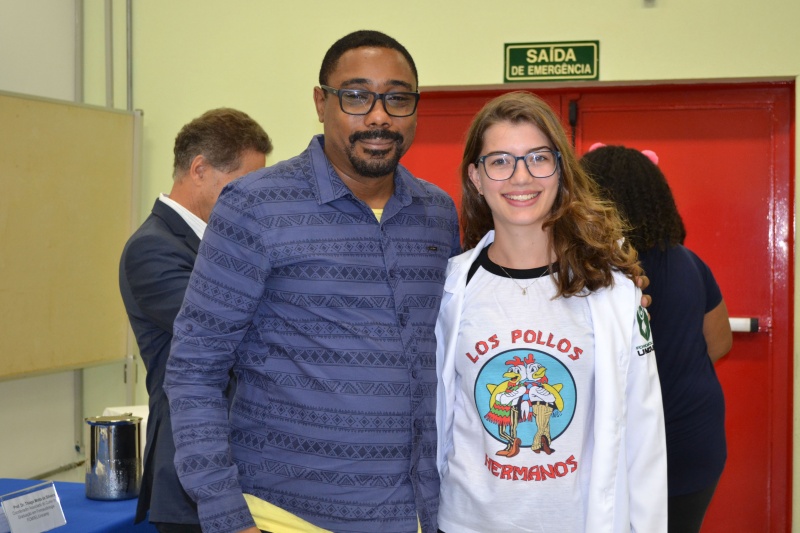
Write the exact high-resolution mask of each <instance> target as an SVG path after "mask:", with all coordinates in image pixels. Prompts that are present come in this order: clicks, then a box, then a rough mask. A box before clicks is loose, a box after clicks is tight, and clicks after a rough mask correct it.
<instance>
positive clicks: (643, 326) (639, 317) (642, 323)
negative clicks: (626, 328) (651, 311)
mask: <svg viewBox="0 0 800 533" xmlns="http://www.w3.org/2000/svg"><path fill="white" fill-rule="evenodd" d="M636 321H637V322H638V323H639V334H640V335H641V336H642V340H644V341H645V343H644V344H640V345H638V346H637V347H636V353H637V354H639V357H642V356H645V355H647V354H649V353H653V341H652V340H651V339H650V333H651V332H650V318H649V317H648V315H647V311H645V310H644V307H642V306H641V305H640V306H639V310H638V311H637V312H636Z"/></svg>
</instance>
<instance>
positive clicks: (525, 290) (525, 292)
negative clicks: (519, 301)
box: [522, 288, 528, 296]
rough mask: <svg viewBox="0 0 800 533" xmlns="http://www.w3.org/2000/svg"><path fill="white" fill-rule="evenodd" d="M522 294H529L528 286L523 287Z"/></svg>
mask: <svg viewBox="0 0 800 533" xmlns="http://www.w3.org/2000/svg"><path fill="white" fill-rule="evenodd" d="M522 295H523V296H527V295H528V289H527V288H525V289H522Z"/></svg>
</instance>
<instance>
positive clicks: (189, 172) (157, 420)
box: [119, 108, 272, 533]
mask: <svg viewBox="0 0 800 533" xmlns="http://www.w3.org/2000/svg"><path fill="white" fill-rule="evenodd" d="M271 151H272V143H271V141H270V139H269V136H267V134H266V133H265V132H264V130H263V129H262V128H261V126H259V125H258V123H256V122H255V121H254V120H253V119H251V118H250V117H249V116H247V115H246V114H245V113H242V112H241V111H237V110H235V109H227V108H221V109H214V110H211V111H208V112H206V113H205V114H203V115H202V116H200V117H198V118H196V119H195V120H193V121H192V122H190V123H188V124H186V125H185V126H184V127H183V128H182V129H181V131H180V133H178V136H177V137H176V138H175V149H174V152H175V163H174V171H173V185H172V190H171V191H170V194H169V195H165V194H162V195H161V196H160V197H159V198H158V199H157V200H156V202H155V205H154V206H153V211H152V213H151V214H150V216H149V217H148V218H147V220H145V221H144V223H143V224H142V225H141V227H139V229H138V230H136V232H135V233H134V234H133V235H132V236H131V238H130V239H129V240H128V242H127V244H126V245H125V249H124V250H123V252H122V258H121V260H120V269H119V285H120V292H121V293H122V300H123V301H124V303H125V309H126V310H127V312H128V319H129V320H130V323H131V327H132V328H133V332H134V334H135V336H136V342H137V343H138V345H139V353H140V354H141V356H142V360H143V361H144V364H145V367H146V368H147V378H146V383H147V392H148V395H149V399H150V400H149V404H150V412H149V415H148V420H147V445H146V449H145V454H144V471H143V475H142V488H141V493H140V495H139V504H138V508H137V512H136V522H137V523H138V522H141V521H142V520H144V519H145V517H146V515H147V511H148V509H149V511H150V518H149V519H150V522H152V523H154V524H155V526H156V529H157V530H158V531H159V532H160V533H200V531H201V530H200V525H199V520H198V518H197V508H196V504H195V503H194V502H193V501H192V500H191V498H189V496H188V495H187V494H186V493H185V492H184V490H183V488H182V487H181V484H180V482H179V480H178V476H177V473H176V472H175V466H174V464H173V459H174V456H175V444H174V441H173V439H172V427H171V423H170V414H169V404H168V401H167V398H166V396H165V394H164V390H163V388H162V386H163V384H164V372H165V369H166V364H167V357H168V356H169V350H170V343H171V341H172V323H173V322H174V320H175V317H176V316H177V314H178V310H179V309H180V307H181V303H182V302H183V295H184V293H185V292H186V287H187V285H188V283H189V275H190V274H191V272H192V267H193V266H194V262H195V258H196V257H197V249H198V246H199V244H200V239H201V238H202V236H203V231H204V230H205V226H206V223H207V222H208V217H209V215H210V213H211V208H212V207H213V206H214V203H215V202H216V201H217V197H218V196H219V193H220V191H222V188H223V187H224V186H225V185H227V184H228V183H229V182H230V181H232V180H234V179H235V178H238V177H240V176H243V175H244V174H247V173H249V172H252V171H254V170H257V169H259V168H261V167H263V166H264V165H265V163H266V156H267V155H268V154H269V153H270V152H271Z"/></svg>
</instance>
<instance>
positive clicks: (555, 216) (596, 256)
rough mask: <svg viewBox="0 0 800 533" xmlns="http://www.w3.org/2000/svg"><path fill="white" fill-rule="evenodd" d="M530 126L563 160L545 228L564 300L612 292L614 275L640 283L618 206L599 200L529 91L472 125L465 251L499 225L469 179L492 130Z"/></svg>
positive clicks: (551, 115)
mask: <svg viewBox="0 0 800 533" xmlns="http://www.w3.org/2000/svg"><path fill="white" fill-rule="evenodd" d="M501 122H509V123H511V124H520V123H529V124H533V125H534V126H536V127H537V128H538V129H539V130H541V132H542V133H544V134H545V136H547V138H548V139H549V140H550V142H551V143H552V144H553V147H554V148H555V149H556V150H557V151H558V152H559V153H560V154H561V158H560V162H559V168H558V193H557V195H556V199H555V202H554V203H553V207H552V210H551V212H550V215H549V216H548V217H547V220H546V221H545V222H544V224H543V228H545V229H547V228H551V229H552V236H553V242H552V244H551V245H552V247H553V251H554V252H555V255H556V257H557V258H558V278H557V286H558V289H557V294H558V296H564V297H567V296H575V295H585V294H586V291H587V290H588V291H595V290H597V289H600V288H602V287H609V286H611V285H612V283H613V277H612V272H613V271H615V270H616V271H619V272H622V273H623V274H625V275H626V276H627V277H628V278H630V279H634V277H635V276H638V275H640V274H641V272H642V270H641V267H640V266H639V262H638V257H637V254H636V250H634V249H633V248H632V246H631V245H630V244H629V243H628V242H627V241H623V240H622V237H623V235H624V230H625V225H624V223H623V221H622V220H621V219H620V217H619V215H618V214H617V210H616V209H615V208H614V205H613V204H612V203H611V202H609V201H606V200H603V199H601V198H600V196H599V192H598V190H597V185H596V184H595V183H594V182H593V181H592V180H591V179H590V178H589V177H588V176H587V175H586V173H585V172H584V170H583V168H582V167H581V165H580V164H579V163H578V159H577V157H576V156H575V153H574V151H573V150H572V145H571V144H570V142H569V139H568V138H567V134H566V132H565V131H564V127H563V125H562V124H561V121H560V120H559V118H558V116H557V115H556V114H555V112H554V111H553V110H552V109H551V108H550V106H549V105H547V103H546V102H545V101H544V100H542V99H541V98H539V97H537V96H535V95H533V94H531V93H528V92H523V91H515V92H510V93H507V94H504V95H502V96H499V97H497V98H495V99H494V100H492V101H490V102H489V103H487V104H486V105H485V106H484V107H483V109H481V110H480V111H479V112H478V114H477V115H475V118H474V119H473V121H472V125H471V126H470V129H469V132H468V133H467V141H466V144H465V146H464V155H463V157H462V159H461V168H460V170H461V191H462V197H461V225H462V229H463V232H462V234H463V241H464V243H463V244H464V249H465V250H469V249H470V248H474V247H475V246H476V245H477V244H478V241H480V239H481V238H482V237H483V236H484V235H485V234H486V232H488V231H489V230H491V229H494V219H493V217H492V212H491V210H490V209H489V206H488V204H487V203H486V201H485V200H484V199H483V196H481V195H480V194H479V193H478V191H477V189H476V188H475V185H474V184H473V183H472V180H470V177H469V168H470V166H473V165H475V164H476V162H477V160H478V157H479V156H480V155H481V151H482V150H483V142H484V135H485V134H486V130H488V129H489V128H490V127H491V126H493V125H495V124H498V123H501Z"/></svg>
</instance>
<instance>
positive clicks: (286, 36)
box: [86, 0, 800, 531]
mask: <svg viewBox="0 0 800 533" xmlns="http://www.w3.org/2000/svg"><path fill="white" fill-rule="evenodd" d="M114 8H115V19H116V18H117V17H118V16H121V15H123V8H124V3H123V2H120V0H114ZM86 17H87V41H88V42H87V47H86V48H87V70H86V80H87V87H86V95H87V98H88V100H89V101H90V102H91V103H98V104H101V105H102V104H104V102H105V96H104V93H103V90H104V82H103V79H102V76H103V71H102V56H101V54H102V42H100V43H97V42H96V39H98V38H102V35H103V34H102V30H98V27H100V24H101V23H102V2H100V1H99V0H89V1H87V12H86ZM798 21H800V2H797V0H764V1H762V2H745V1H741V0H740V1H738V2H734V3H731V2H722V1H720V0H704V1H702V2H697V1H695V0H603V1H598V0H570V1H567V2H564V1H551V2H543V1H537V2H532V1H530V0H505V1H503V2H498V1H495V2H488V1H477V0H437V1H435V2H432V1H429V0H405V1H402V2H397V3H389V2H372V3H369V2H368V3H359V4H357V5H356V4H352V3H348V2H336V1H321V0H292V1H288V2H287V1H285V0H281V1H276V0H231V1H228V2H221V1H213V0H170V1H168V2H165V1H163V0H136V1H135V2H133V20H132V22H133V29H134V49H133V58H134V70H133V76H134V86H133V95H134V106H135V107H136V108H140V109H143V110H144V125H145V134H144V137H145V139H144V155H143V157H144V161H143V177H144V179H143V187H142V203H141V206H140V209H141V213H142V215H143V216H144V214H145V213H147V212H148V211H149V208H150V206H151V204H152V202H153V199H154V198H155V196H156V195H157V194H158V193H159V192H162V191H165V192H166V191H168V189H169V187H170V175H171V167H172V159H171V158H172V154H171V150H172V143H173V140H174V137H175V134H176V133H177V131H178V130H179V128H180V127H181V126H182V125H183V124H184V123H186V122H187V121H189V120H190V119H192V118H194V117H196V116H197V115H199V114H200V113H202V112H203V111H205V110H207V109H209V108H212V107H218V106H231V107H236V108H239V109H242V110H244V111H246V112H247V113H249V114H250V115H251V116H253V118H255V119H256V120H257V121H259V122H260V123H261V124H262V125H263V126H264V127H265V129H266V130H267V131H268V132H269V134H270V136H271V137H272V138H273V140H274V144H275V152H274V155H273V157H272V161H278V160H281V159H285V158H287V157H291V156H293V155H295V154H297V153H298V152H299V151H301V150H302V149H303V148H305V146H306V145H307V144H308V141H309V139H310V137H311V136H312V135H313V134H315V133H318V132H320V131H321V128H320V127H319V124H318V123H317V120H316V115H315V113H314V108H313V105H312V97H311V95H312V87H313V86H314V85H315V83H316V80H317V74H318V71H319V64H320V61H321V59H322V56H323V54H324V53H325V51H326V50H327V48H328V47H329V46H330V44H332V43H333V41H335V40H336V39H337V38H339V37H341V36H342V35H344V34H346V33H348V32H350V31H352V30H357V29H377V30H381V31H384V32H386V33H388V34H389V35H392V36H393V37H395V38H397V39H398V40H399V41H400V42H402V43H403V44H404V45H405V46H406V47H407V48H408V49H409V51H410V52H411V54H412V55H413V56H414V58H415V60H416V63H417V68H418V69H419V74H420V83H421V85H422V87H423V89H424V88H425V87H432V86H466V85H492V84H500V83H501V82H502V71H503V44H504V43H513V42H544V41H567V40H598V41H600V50H601V56H600V79H601V81H623V80H647V81H650V80H676V79H717V78H772V77H784V78H793V79H796V76H797V75H798V74H800V31H798V27H797V25H798ZM115 27H116V28H119V27H120V25H119V23H118V22H117V23H116V24H115ZM118 37H119V36H118ZM117 42H119V39H117ZM115 56H116V57H117V58H119V57H120V54H119V53H117V54H115ZM115 69H124V65H123V64H117V65H116V67H115ZM115 79H118V76H115ZM117 88H118V89H119V90H121V91H123V92H120V95H119V96H117V97H116V98H115V104H116V105H117V106H120V105H123V106H124V102H125V95H124V87H120V84H119V83H117ZM795 122H797V121H796V120H795ZM797 155H798V152H797V148H796V157H795V159H796V160H797V159H798V158H797ZM795 278H796V279H797V278H798V276H797V273H795ZM796 329H797V328H796V327H795V330H796ZM797 346H798V344H797V342H796V343H795V353H797ZM796 366H800V365H796ZM796 376H797V374H796ZM798 382H800V380H798V379H797V377H795V383H796V384H797V383H798ZM798 397H800V394H798V392H797V386H795V398H798ZM794 411H795V413H800V408H798V403H797V401H796V402H795V409H794ZM794 426H795V444H796V448H797V445H798V444H800V438H799V437H798V432H797V427H798V424H796V423H795V425H794ZM799 463H800V458H798V454H797V453H795V459H794V464H795V470H794V471H795V476H794V477H795V479H797V478H798V476H797V473H798V472H800V470H799V469H798V466H800V465H799ZM798 492H800V491H798V490H794V493H795V497H794V509H795V513H794V514H795V516H796V517H799V518H800V512H798V511H800V506H799V505H798V501H799V500H800V498H798ZM799 521H800V520H798V518H795V520H794V523H795V524H797V523H798V522H799ZM793 531H800V527H798V526H797V525H796V526H795V527H793Z"/></svg>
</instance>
